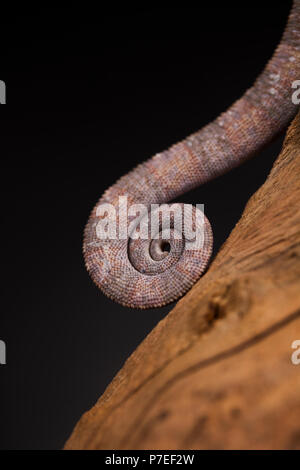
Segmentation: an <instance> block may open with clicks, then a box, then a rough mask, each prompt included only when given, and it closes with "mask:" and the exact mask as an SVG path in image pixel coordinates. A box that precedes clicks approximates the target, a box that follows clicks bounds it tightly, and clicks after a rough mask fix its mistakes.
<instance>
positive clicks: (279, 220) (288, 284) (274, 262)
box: [65, 113, 300, 449]
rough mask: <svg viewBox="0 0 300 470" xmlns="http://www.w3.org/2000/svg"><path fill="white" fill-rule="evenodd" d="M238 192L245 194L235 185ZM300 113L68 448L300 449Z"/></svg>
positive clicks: (77, 431)
mask: <svg viewBox="0 0 300 470" xmlns="http://www.w3.org/2000/svg"><path fill="white" fill-rule="evenodd" d="M237 197H238V195H237ZM295 340H300V113H299V114H298V115H297V117H296V118H295V120H294V121H293V123H292V124H291V126H290V128H289V130H288V132H287V136H286V138H285V142H284V146H283V149H282V151H281V153H280V155H279V157H278V158H277V160H276V162H275V164H274V166H273V168H272V170H271V173H270V175H269V177H268V178H267V180H266V182H265V183H264V184H263V186H262V187H261V188H260V189H259V190H258V191H257V192H256V193H255V194H254V195H253V196H252V197H251V199H250V200H249V202H248V204H247V206H246V208H245V210H244V213H243V215H242V217H241V219H240V220H239V222H238V223H237V225H236V227H235V228H234V230H233V231H232V233H231V235H230V236H229V238H228V239H227V241H226V243H225V244H224V245H223V247H222V248H221V250H220V252H219V253H218V255H217V257H216V258H215V260H214V261H213V263H212V265H211V266H210V268H209V270H208V271H207V273H206V274H205V275H204V276H203V277H202V278H201V279H200V280H199V281H198V282H197V284H196V285H195V286H194V287H193V288H192V290H191V291H190V292H189V293H188V294H187V295H186V296H185V297H184V298H183V299H181V300H180V301H179V302H178V303H177V305H176V306H175V308H174V309H173V310H172V311H171V312H170V313H169V314H168V316H167V317H166V318H165V319H163V320H162V321H161V322H160V323H159V324H158V325H157V326H156V327H155V328H154V330H153V331H152V332H151V333H150V334H149V335H148V337H147V338H146V339H145V340H144V341H143V342H142V344H141V345H140V346H139V347H138V348H137V350H136V351H135V352H134V353H133V354H132V355H131V357H130V358H129V359H128V360H127V361H126V363H125V365H124V366H123V368H122V369H121V370H120V372H119V373H118V374H117V376H116V377H115V378H114V380H113V381H112V382H111V384H110V385H109V387H108V388H107V389H106V391H105V392H104V394H103V395H102V397H101V398H100V399H99V401H98V402H97V404H96V405H95V406H94V407H93V408H92V409H91V410H90V411H88V412H87V413H86V414H84V416H83V417H82V418H81V419H80V421H79V423H78V424H77V426H76V427H75V429H74V431H73V433H72V435H71V437H70V438H69V440H68V441H67V443H66V446H65V448H66V449H300V365H298V366H297V365H294V364H293V363H292V361H291V355H292V353H293V349H292V348H291V345H292V343H293V342H294V341H295Z"/></svg>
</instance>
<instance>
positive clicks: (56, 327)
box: [0, 1, 291, 449]
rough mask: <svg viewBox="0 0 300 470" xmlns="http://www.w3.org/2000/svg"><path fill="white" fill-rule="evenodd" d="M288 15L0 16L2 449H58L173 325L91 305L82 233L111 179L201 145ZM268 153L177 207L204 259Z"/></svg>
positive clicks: (154, 314) (274, 149)
mask: <svg viewBox="0 0 300 470" xmlns="http://www.w3.org/2000/svg"><path fill="white" fill-rule="evenodd" d="M290 5H291V2H290V1H284V2H283V1H281V2H274V1H273V2H266V1H265V2H263V1H262V2H260V3H259V4H255V3H253V2H252V3H251V2H249V3H248V4H247V5H246V4H243V3H242V2H240V4H239V6H238V5H237V4H235V3H228V2H220V6H217V4H216V3H215V2H207V3H205V4H204V3H199V6H198V7H197V8H174V7H172V8H144V9H142V8H140V9H138V8H137V9H131V10H130V9H127V10H126V11H125V10H124V11H123V10H120V9H119V7H117V6H115V9H111V10H110V11H108V10H105V11H104V10H99V11H96V10H94V11H89V10H88V8H86V9H84V7H82V10H81V11H80V10H79V9H78V10H77V11H76V10H74V8H72V9H69V10H67V9H57V10H55V9H47V8H45V9H39V10H36V11H29V10H24V11H19V10H18V11H16V12H14V13H11V12H9V13H7V14H4V13H3V16H2V15H1V19H0V29H1V59H0V79H2V80H5V82H6V85H7V105H6V106H1V107H0V139H1V167H2V171H1V185H2V201H1V202H2V204H1V207H2V214H1V219H2V234H3V235H4V239H3V242H2V250H1V251H2V253H1V267H2V296H1V318H0V339H2V340H4V341H5V342H6V345H7V365H5V366H0V448H2V449H53V448H61V447H62V446H63V444H64V442H65V440H66V439H67V437H68V436H69V434H70V433H71V430H72V428H73V427H74V425H75V423H76V422H77V420H78V419H79V417H80V416H81V414H82V413H83V412H84V411H85V410H87V409H89V408H90V407H91V406H92V405H93V404H94V403H95V401H96V400H97V398H98V397H99V396H100V394H101V393H102V392H103V391H104V389H105V387H106V386H107V385H108V383H109V382H110V380H111V379H112V378H113V376H114V375H115V374H116V372H117V371H118V370H119V369H120V367H121V366H122V364H123V363H124V361H125V360H126V358H127V357H128V356H129V355H130V354H131V352H132V351H133V350H134V349H135V347H136V346H137V345H138V344H139V343H140V342H141V340H142V339H143V338H144V337H145V336H146V334H147V333H148V332H149V331H151V329H152V328H153V327H154V326H155V325H156V324H157V322H158V321H159V320H160V319H162V318H163V317H164V316H165V315H166V314H167V312H168V311H169V310H170V309H171V307H172V306H168V307H165V308H162V309H158V310H149V311H136V310H130V309H127V308H124V307H121V306H119V305H117V304H115V303H113V302H112V301H110V300H108V299H107V298H106V297H105V296H104V295H102V294H101V292H100V291H98V290H97V289H96V287H95V286H94V285H93V283H92V281H91V280H90V278H89V276H88V274H87V272H86V271H85V268H84V265H83V259H82V253H81V245H82V232H83V227H84V224H85V222H86V220H87V217H88V214H89V212H90V210H91V208H92V207H93V205H94V204H95V202H96V201H97V199H98V198H99V197H100V196H101V194H102V193H103V191H104V190H105V189H106V188H107V187H108V186H109V185H111V184H112V183H114V181H115V180H116V179H117V178H119V177H120V176H121V175H122V174H124V173H126V172H127V171H129V170H130V169H131V168H132V167H133V166H135V165H136V164H137V163H139V162H141V161H143V160H145V159H146V158H148V157H150V156H151V155H153V154H154V153H157V152H158V151H161V150H164V149H165V148H167V147H168V146H170V145H171V144H173V143H175V142H176V141H179V140H181V139H183V138H184V137H186V136H187V135H188V134H190V133H192V132H194V131H196V130H198V129H199V128H200V127H201V126H203V125H204V124H206V123H208V122H209V121H210V120H211V119H213V118H215V117H216V116H217V115H218V114H219V113H220V112H221V111H223V110H225V108H226V107H227V106H229V105H230V104H231V103H232V102H233V101H234V100H235V99H237V98H238V97H239V96H240V95H241V94H242V93H243V91H244V90H245V89H246V88H247V87H249V86H250V85H251V84H252V82H253V80H254V78H255V77H256V75H257V74H258V73H259V72H260V71H261V70H262V68H263V66H264V64H265V62H266V60H267V59H268V58H269V57H270V56H271V54H272V51H273V50H274V47H275V45H276V44H277V42H278V41H279V39H280V37H281V34H282V30H283V27H284V25H285V22H286V18H287V15H288V11H289V8H290ZM281 143H282V138H279V139H277V141H276V142H274V143H273V144H272V145H271V146H270V147H269V148H268V149H266V150H264V151H263V152H261V153H260V154H259V155H258V156H257V157H256V158H255V159H253V160H251V161H250V162H248V163H246V164H245V165H243V166H242V167H240V168H238V169H236V170H234V171H232V172H231V173H230V174H228V175H225V176H224V177H222V178H219V179H217V180H215V181H213V182H211V183H209V184H207V185H205V186H203V187H202V188H199V189H197V190H195V191H193V192H191V193H189V194H187V195H185V196H184V197H182V198H181V200H182V201H184V202H191V203H204V204H205V210H206V214H207V216H208V217H209V219H210V221H211V224H212V227H213V230H214V236H215V248H214V253H216V251H217V250H218V249H219V247H220V246H221V244H222V243H223V242H224V241H225V239H226V238H227V236H228V234H229V233H230V231H231V229H232V228H233V226H234V225H235V223H236V222H237V220H238V219H239V217H240V214H241V212H242V210H243V208H244V206H245V204H246V202H247V200H248V198H249V197H250V195H251V194H253V192H254V191H255V190H256V189H257V188H258V187H259V186H260V185H261V184H262V183H263V181H264V180H265V178H266V176H267V174H268V172H269V170H270V168H271V166H272V163H273V161H274V159H275V158H276V155H277V154H278V152H279V150H280V146H281Z"/></svg>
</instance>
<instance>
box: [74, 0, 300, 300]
mask: <svg viewBox="0 0 300 470" xmlns="http://www.w3.org/2000/svg"><path fill="white" fill-rule="evenodd" d="M299 78H300V0H295V1H294V3H293V7H292V10H291V13H290V16H289V20H288V23H287V27H286V29H285V32H284V34H283V37H282V40H281V42H280V44H279V46H278V47H277V49H276V51H275V53H274V55H273V57H272V59H271V60H270V61H269V62H268V64H267V65H266V67H265V69H264V71H263V72H262V73H261V75H260V76H259V77H258V78H257V80H256V82H255V83H254V85H253V86H252V87H251V88H250V89H249V90H247V91H246V93H245V94H244V95H243V97H242V98H241V99H239V100H238V101H236V102H235V103H234V104H233V105H232V106H231V107H230V108H229V109H228V110H227V111H226V112H225V113H223V114H221V115H220V116H219V117H218V118H217V119H216V120H215V121H213V122H211V123H210V124H208V125H207V126H205V127H204V128H202V129H201V130H200V131H198V132H196V133H195V134H192V135H191V136H189V137H188V138H187V139H185V140H184V141H182V142H180V143H178V144H176V145H174V146H172V147H171V148H169V149H168V150H166V151H164V152H162V153H159V154H157V155H155V156H154V157H153V158H151V159H149V160H147V161H146V162H144V163H142V164H141V165H139V166H138V167H137V168H135V169H134V170H132V171H131V172H130V173H128V174H127V175H125V176H123V177H122V178H121V179H120V180H119V181H117V183H115V184H114V185H113V186H111V187H110V188H109V189H108V190H107V191H106V192H105V193H104V195H103V196H102V198H101V199H100V200H99V202H98V203H97V205H96V206H95V208H94V209H93V211H92V213H91V215H90V218H89V220H88V223H87V225H86V228H85V233H84V243H83V253H84V259H85V264H86V267H87V269H88V271H89V273H90V275H91V277H92V279H93V281H94V282H95V283H96V285H97V286H98V287H99V288H100V289H101V290H102V291H103V292H104V293H105V294H106V295H107V296H108V297H110V298H112V299H113V300H115V301H117V302H119V303H121V304H123V305H125V306H129V307H137V308H150V307H158V306H162V305H165V304H167V303H169V302H171V301H173V300H175V299H177V298H178V297H180V296H181V295H183V294H184V293H185V292H186V291H187V290H188V289H190V287H191V286H192V285H193V284H194V282H195V281H196V280H197V279H198V278H199V277H200V276H201V274H202V273H203V272H204V270H205V269H206V266H207V264H208V261H209V258H210V255H211V251H212V244H213V237H212V231H211V227H210V224H209V222H208V220H207V219H206V218H205V217H203V218H202V234H203V240H202V242H203V243H202V245H201V246H199V247H198V248H196V249H187V240H186V238H185V233H182V234H181V235H182V236H181V237H177V236H176V235H178V224H177V225H176V224H175V220H174V216H173V217H171V230H170V233H168V234H167V235H166V233H165V227H164V226H163V222H161V223H160V224H159V226H158V228H157V231H158V233H159V238H158V239H157V237H156V236H155V235H158V234H154V236H153V233H152V234H151V235H152V240H151V239H147V240H144V239H132V238H131V237H126V239H123V237H118V238H117V239H99V236H98V232H97V224H98V223H99V221H100V220H101V215H99V211H98V208H99V207H100V206H101V205H103V204H106V205H107V204H111V205H113V206H114V207H115V208H116V217H117V219H119V218H120V217H121V215H120V213H119V211H120V208H119V202H120V197H121V200H122V198H124V197H126V198H127V203H128V205H130V204H143V205H144V206H146V208H147V209H146V211H144V212H143V214H141V217H139V220H140V221H141V223H142V222H143V221H145V220H148V215H149V211H150V205H151V204H163V203H166V202H169V201H171V200H175V199H176V197H177V196H179V195H181V194H183V193H185V192H186V191H189V190H191V189H192V188H195V187H196V186H199V185H201V184H203V183H205V182H207V181H209V180H211V179H214V178H216V177H217V176H219V175H222V174H224V173H226V172H227V171H229V170H231V169H232V168H234V167H236V166H238V165H239V164H241V163H242V162H244V161H245V160H247V159H249V158H250V157H251V156H253V155H254V154H255V153H257V152H258V151H259V150H260V149H261V148H262V147H263V146H265V145H266V144H267V143H268V142H270V141H271V140H272V139H273V138H274V137H275V136H276V135H277V134H278V133H279V132H281V131H282V130H283V129H284V128H285V126H287V124H288V123H289V121H290V120H291V119H292V117H293V116H294V114H295V113H296V110H297V109H296V106H295V105H294V104H293V103H292V99H291V95H292V83H293V81H295V80H296V79H299ZM107 207H108V206H107ZM157 210H159V208H158V209H157ZM191 210H192V212H193V216H194V218H193V220H194V221H195V220H196V219H197V217H196V215H197V212H196V209H191ZM102 216H103V214H102ZM193 223H195V222H193ZM166 247H167V249H166Z"/></svg>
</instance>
